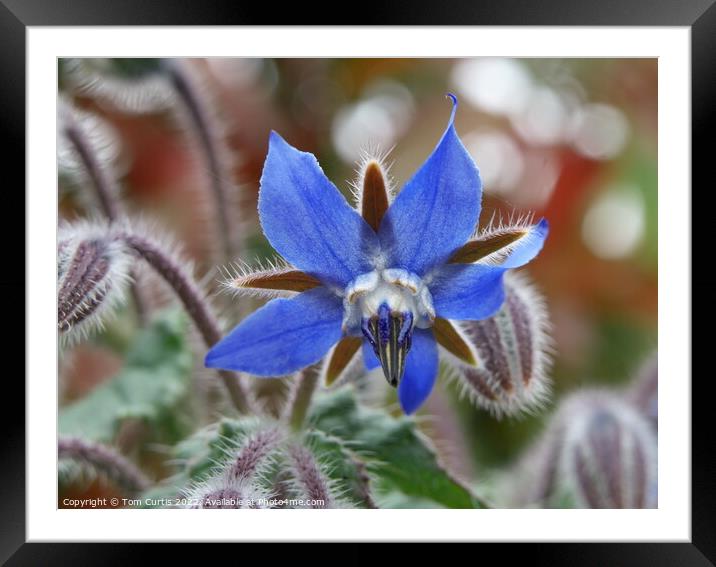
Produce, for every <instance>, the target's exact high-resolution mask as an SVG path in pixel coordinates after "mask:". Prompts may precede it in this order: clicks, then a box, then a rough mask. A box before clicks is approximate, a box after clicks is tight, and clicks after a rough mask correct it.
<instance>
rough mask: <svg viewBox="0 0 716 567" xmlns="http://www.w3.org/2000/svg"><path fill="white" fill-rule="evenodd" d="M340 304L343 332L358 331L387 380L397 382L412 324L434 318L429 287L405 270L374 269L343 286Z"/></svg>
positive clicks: (428, 322) (420, 324) (425, 325)
mask: <svg viewBox="0 0 716 567" xmlns="http://www.w3.org/2000/svg"><path fill="white" fill-rule="evenodd" d="M343 308H344V315H343V330H344V332H345V333H346V334H348V335H354V336H355V335H360V334H362V335H363V336H364V337H365V338H366V339H367V340H368V342H369V343H370V344H371V346H372V347H373V351H374V352H375V355H376V356H377V357H378V359H379V360H380V363H381V366H382V367H383V373H384V374H385V377H386V379H387V380H388V383H389V384H390V385H391V386H394V387H395V386H397V385H398V384H399V383H400V380H401V379H402V377H403V373H404V372H405V358H406V356H407V354H408V351H409V350H410V346H411V344H412V334H413V329H414V327H418V328H421V329H425V328H428V327H430V326H431V325H432V324H433V321H434V320H435V309H434V308H433V298H432V295H430V290H429V289H428V288H427V286H426V285H425V284H424V282H423V281H422V280H421V279H420V277H418V276H416V275H415V274H412V273H410V272H408V271H407V270H403V269H396V268H391V269H386V270H380V271H378V270H375V271H372V272H368V273H366V274H361V275H360V276H358V277H357V278H356V279H355V280H353V281H352V282H351V283H350V284H349V285H348V287H346V290H345V296H344V298H343Z"/></svg>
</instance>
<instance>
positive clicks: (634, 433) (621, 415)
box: [530, 391, 657, 508]
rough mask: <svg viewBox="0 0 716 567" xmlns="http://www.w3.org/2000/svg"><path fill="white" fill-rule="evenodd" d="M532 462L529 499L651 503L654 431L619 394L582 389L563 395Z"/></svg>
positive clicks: (600, 504) (594, 504) (591, 504)
mask: <svg viewBox="0 0 716 567" xmlns="http://www.w3.org/2000/svg"><path fill="white" fill-rule="evenodd" d="M538 449H539V450H538V451H537V452H536V453H535V457H536V458H534V459H533V460H532V461H531V463H530V468H532V469H533V472H532V474H534V475H536V476H537V478H536V479H535V482H534V484H533V486H534V488H535V492H534V494H533V498H532V500H533V501H537V502H540V503H541V504H542V505H544V506H547V507H551V506H557V507H558V506H560V503H561V502H563V501H564V500H563V499H564V498H567V499H568V500H569V501H573V503H574V504H575V505H576V506H578V507H581V508H652V507H654V506H655V505H656V482H657V479H656V436H655V434H654V432H653V430H652V429H651V427H650V425H649V423H648V421H647V420H646V418H645V417H644V416H642V415H641V414H640V413H639V412H638V411H637V410H636V409H635V408H634V407H633V406H632V405H631V404H629V403H628V402H626V401H625V400H623V399H622V398H621V397H620V396H619V395H618V394H616V393H611V392H603V391H585V392H580V393H578V394H575V395H572V396H570V397H568V398H567V399H565V401H564V402H563V403H562V405H561V407H560V409H559V410H558V412H557V414H556V415H555V416H554V418H553V422H552V424H551V425H550V427H549V429H548V431H547V433H546V435H545V437H544V438H543V440H542V442H541V443H540V444H539V445H538Z"/></svg>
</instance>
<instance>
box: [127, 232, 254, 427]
mask: <svg viewBox="0 0 716 567" xmlns="http://www.w3.org/2000/svg"><path fill="white" fill-rule="evenodd" d="M121 237H122V239H123V241H124V242H125V243H126V245H127V247H128V248H130V249H131V250H132V251H133V252H134V253H135V254H137V255H138V256H139V257H140V258H142V259H144V260H145V261H146V262H147V263H148V264H149V265H150V266H151V267H152V268H153V269H154V270H155V271H156V272H157V273H158V274H159V275H160V276H161V277H162V278H163V279H164V281H166V283H167V284H168V285H169V286H170V287H171V288H172V289H173V290H174V292H175V293H176V295H177V297H178V298H179V300H180V301H181V302H182V304H183V306H184V309H185V310H186V312H187V313H188V314H189V315H190V316H191V318H192V320H193V321H194V324H195V325H196V328H197V329H198V330H199V332H200V333H201V335H202V338H203V339H204V342H205V343H206V346H207V347H211V346H213V345H214V344H216V343H217V342H218V341H219V340H220V339H221V336H222V330H221V326H220V325H219V322H218V320H217V319H216V317H215V315H214V313H213V311H212V309H211V306H210V304H209V302H208V300H207V298H206V297H205V294H204V293H203V292H202V290H201V289H200V288H199V286H198V285H197V284H196V282H195V281H194V278H193V277H192V276H191V273H190V272H191V269H190V268H189V267H186V264H187V263H186V262H185V261H182V260H181V259H180V257H179V254H178V253H177V252H176V251H175V250H174V248H173V247H172V246H171V245H167V244H164V243H163V242H162V240H161V239H159V238H157V237H156V236H152V235H151V232H150V231H149V230H148V229H147V228H146V226H145V225H142V224H130V223H126V225H125V228H124V230H123V231H122V233H121ZM164 240H165V241H166V240H167V239H164ZM219 376H220V377H221V379H222V381H223V383H224V385H225V387H226V389H227V391H228V393H229V396H230V398H231V400H232V402H233V404H234V406H235V407H236V409H237V410H239V412H241V413H250V412H251V410H252V407H253V404H252V398H251V394H250V392H249V390H248V389H247V388H246V386H245V385H244V383H243V380H242V378H241V376H240V375H239V374H236V373H234V372H230V371H228V370H220V371H219Z"/></svg>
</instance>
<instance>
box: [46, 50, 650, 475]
mask: <svg viewBox="0 0 716 567" xmlns="http://www.w3.org/2000/svg"><path fill="white" fill-rule="evenodd" d="M189 63H190V64H191V65H193V66H195V67H196V70H197V72H198V73H200V74H201V76H202V77H203V80H205V81H207V84H209V85H210V87H211V90H212V92H213V93H214V95H213V96H215V101H214V102H215V106H216V109H217V112H218V113H219V115H220V116H221V123H222V124H223V126H224V128H225V131H226V135H227V140H228V142H229V145H230V147H231V149H232V163H233V168H234V171H233V173H234V177H235V180H236V181H237V183H238V187H239V188H240V193H239V195H238V201H239V205H238V206H240V207H241V210H242V217H243V219H244V224H243V225H242V227H241V230H243V231H247V232H248V242H249V249H248V250H246V251H245V252H244V253H243V254H242V258H241V259H243V260H246V261H249V262H250V261H252V260H253V259H255V258H257V257H258V258H262V257H267V256H269V255H270V254H271V250H270V248H269V246H268V244H267V243H266V241H265V240H264V238H263V236H262V235H261V232H260V229H259V225H258V219H257V218H256V198H257V192H258V187H259V178H260V175H261V169H262V166H263V161H264V159H265V155H266V150H267V144H268V135H269V132H270V130H272V129H273V130H276V131H278V132H280V133H281V135H282V136H284V137H285V138H286V139H287V140H288V141H289V142H290V143H291V144H293V145H294V146H296V147H298V148H300V149H302V150H305V151H310V152H312V153H314V154H315V155H316V156H317V158H318V160H319V162H320V163H321V165H322V167H323V169H324V171H325V173H326V175H327V176H328V177H329V178H330V179H332V180H333V181H334V182H335V183H336V185H337V186H338V187H339V189H341V190H342V191H344V192H345V193H346V195H349V194H350V190H349V181H350V180H352V179H353V177H354V167H355V164H356V161H357V160H358V159H359V157H360V152H361V150H362V149H365V148H366V147H374V146H376V145H377V146H379V147H380V148H382V149H384V150H388V149H391V148H392V151H391V153H390V154H389V160H388V161H389V162H392V164H393V166H392V170H391V171H392V174H393V177H394V178H395V182H396V185H397V186H398V187H400V186H402V184H403V183H404V182H405V181H406V180H407V179H408V178H409V177H410V175H411V174H412V173H413V172H414V171H415V170H416V169H417V168H418V167H419V166H420V165H421V163H422V162H423V160H424V159H425V158H426V157H427V155H428V154H429V153H430V151H431V150H432V148H433V147H434V145H435V143H436V141H437V140H438V139H439V136H440V134H441V133H442V131H443V129H444V127H445V124H446V121H447V119H448V116H449V113H450V103H449V101H448V100H447V99H446V98H445V93H447V92H454V93H455V94H457V95H458V97H459V100H460V107H459V110H458V114H457V119H456V128H457V131H458V133H459V135H460V137H461V138H462V140H463V141H464V143H465V145H466V147H467V148H468V150H469V151H470V152H471V154H472V155H473V157H474V159H475V161H476V162H477V164H478V166H479V168H480V170H481V173H482V178H483V182H484V202H483V212H482V217H481V219H482V220H481V223H482V224H485V223H487V222H489V220H490V218H491V217H492V216H493V213H494V214H495V215H496V218H499V217H500V215H502V217H503V218H507V217H509V216H510V215H512V214H517V215H519V214H522V213H528V212H533V213H534V214H535V215H536V216H537V217H541V216H545V217H546V218H547V219H549V221H550V224H551V233H550V236H549V239H548V240H547V244H546V246H545V248H544V250H543V252H542V253H541V255H540V256H539V257H538V259H537V260H536V261H534V262H532V263H531V264H530V265H529V267H528V272H529V274H530V275H531V277H532V279H533V280H534V281H535V283H536V284H537V286H538V287H539V289H541V291H542V292H543V293H544V295H545V296H546V298H547V302H548V306H549V311H550V313H551V319H552V323H553V337H554V341H555V357H554V366H553V371H552V378H553V383H554V391H555V400H559V399H560V398H561V397H563V396H564V395H565V394H566V393H568V392H570V391H573V390H576V389H579V388H581V387H585V386H591V385H608V386H618V385H621V384H625V383H626V382H627V381H628V380H630V379H631V378H632V377H633V375H634V373H635V372H636V370H637V368H638V367H639V366H640V364H641V363H642V362H643V361H644V360H645V359H646V358H647V357H648V356H649V354H650V353H652V352H653V351H654V350H655V349H656V342H657V61H656V60H655V59H589V60H587V59H497V58H485V59H455V60H448V59H278V60H265V59H262V60H259V59H213V60H191V61H190V62H189ZM143 64H144V62H143V61H142V60H135V61H124V62H123V63H122V65H123V66H125V67H127V68H129V69H132V68H134V69H141V67H142V65H143ZM60 83H62V67H60ZM76 102H77V103H78V104H79V105H81V106H86V107H92V108H93V109H94V110H95V111H97V112H100V113H101V114H102V115H103V116H105V117H106V118H107V119H108V120H109V121H110V122H111V124H112V125H113V126H114V127H115V128H116V130H117V132H118V134H119V136H120V138H121V142H122V144H121V147H122V148H123V150H122V156H121V161H122V164H123V173H124V176H123V179H122V180H121V181H122V186H123V191H124V195H125V198H126V201H127V204H128V207H129V208H130V210H133V211H136V212H141V213H142V214H144V215H145V216H149V217H156V218H159V219H161V223H162V224H163V225H164V226H166V227H168V228H169V230H170V231H172V232H173V233H174V234H176V235H177V239H178V240H179V241H181V242H182V243H183V247H184V249H185V250H186V252H187V253H188V254H189V255H190V256H191V257H193V259H194V260H195V261H196V263H197V266H198V268H199V269H200V270H208V269H209V268H211V266H208V265H206V258H207V254H206V251H207V249H208V248H210V247H211V246H212V242H211V241H210V239H211V234H212V231H211V230H210V227H207V226H206V223H207V222H208V221H207V218H206V217H205V216H203V215H202V214H200V212H199V211H200V210H201V207H197V206H195V204H196V203H197V202H198V201H199V200H201V199H202V198H203V197H202V191H201V190H200V189H198V187H200V186H201V184H203V183H204V180H203V172H201V171H199V170H198V169H197V165H196V164H197V161H196V160H195V159H193V158H192V155H191V149H190V148H189V147H188V146H187V144H186V143H185V141H184V140H183V137H182V135H181V132H179V131H178V130H177V129H176V128H175V127H174V125H173V124H172V121H171V119H170V118H169V116H168V115H166V114H165V113H161V112H159V113H154V114H150V115H147V114H144V115H135V116H132V115H130V114H126V113H116V112H113V111H112V110H110V109H108V108H102V107H96V106H95V103H94V102H93V101H92V100H89V99H87V100H83V99H82V97H79V98H77V99H76ZM66 189H67V190H62V181H61V191H60V216H61V217H63V218H72V217H74V216H79V215H80V213H79V210H80V209H81V205H80V203H79V201H80V199H79V197H78V195H77V193H76V192H74V191H73V190H72V188H71V187H68V188H66ZM78 350H79V353H78V354H76V355H75V358H74V361H73V368H74V370H75V372H74V373H73V378H72V381H71V382H70V383H69V384H66V385H65V386H64V388H63V392H62V395H63V397H64V400H65V401H70V400H72V399H76V398H78V397H81V396H82V395H83V394H84V393H85V392H86V391H87V390H88V389H91V388H92V387H94V386H95V385H96V384H97V383H100V382H101V381H103V380H104V379H106V378H108V377H110V376H111V375H112V374H113V373H114V372H116V370H117V369H118V368H119V366H121V362H122V361H121V359H117V358H116V357H115V358H114V359H113V358H112V357H111V356H109V355H107V353H106V352H102V351H101V349H99V348H98V347H97V346H96V345H94V346H93V345H90V346H83V347H78ZM554 406H555V402H551V403H550V404H549V405H548V406H547V407H546V408H545V410H544V411H543V412H541V413H538V414H537V415H535V416H528V417H524V418H522V419H504V420H497V419H494V418H493V417H491V416H490V415H489V414H488V413H486V412H484V411H476V410H475V409H474V408H472V407H471V406H470V404H469V402H468V401H467V400H460V399H459V397H458V396H457V395H456V392H455V391H453V390H452V389H451V388H450V387H449V386H444V387H442V388H441V389H436V392H435V393H434V394H433V396H432V397H431V399H430V401H429V403H428V406H427V408H426V412H428V413H432V414H434V415H438V416H439V415H441V414H442V415H448V414H450V415H457V416H458V417H457V419H458V421H459V422H460V425H461V427H460V429H461V431H462V433H460V435H461V436H464V439H462V441H463V442H464V443H465V446H466V447H468V448H469V450H468V451H467V452H465V451H462V452H460V456H459V457H456V461H459V462H455V463H454V465H455V466H456V467H457V468H459V469H461V470H462V472H463V473H465V474H466V475H469V476H471V477H475V476H476V477H478V478H479V477H480V476H484V475H489V473H490V471H493V470H496V469H499V468H501V467H505V466H508V465H509V464H511V463H512V462H513V461H514V460H515V458H516V457H517V455H518V454H519V453H520V452H521V451H522V449H523V448H524V447H525V446H526V445H527V444H528V443H529V442H530V441H531V440H532V439H534V438H535V437H536V436H537V435H538V434H539V432H540V430H541V429H542V428H543V424H544V422H545V419H546V418H547V417H548V416H549V414H550V413H551V411H552V410H553V408H554ZM436 427H437V428H438V429H439V428H440V427H446V428H449V427H450V424H449V423H448V422H447V421H445V422H443V423H442V424H440V425H438V426H436ZM446 435H449V433H446Z"/></svg>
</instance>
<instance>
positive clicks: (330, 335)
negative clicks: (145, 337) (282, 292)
mask: <svg viewBox="0 0 716 567" xmlns="http://www.w3.org/2000/svg"><path fill="white" fill-rule="evenodd" d="M342 317H343V306H342V303H341V300H340V298H339V297H337V296H336V295H334V294H333V293H331V292H330V291H329V290H327V289H326V288H324V287H318V288H315V289H311V290H309V291H304V292H303V293H301V294H299V295H297V296H296V297H293V298H291V299H274V300H272V301H270V302H269V303H267V304H266V305H264V306H263V307H262V308H261V309H259V310H258V311H256V312H254V313H252V314H251V315H250V316H249V317H247V318H246V319H245V320H244V321H242V322H241V323H240V324H239V325H238V326H237V327H236V328H235V329H234V330H233V331H231V333H229V335H227V336H226V337H224V338H223V339H222V340H221V341H219V342H218V343H217V344H216V345H214V347H213V348H212V349H211V350H210V351H209V352H208V354H207V355H206V359H205V361H204V364H205V365H206V366H207V367H209V368H224V369H227V370H238V371H242V372H249V373H251V374H256V375H258V376H280V375H282V374H288V373H290V372H295V371H296V370H299V369H301V368H304V367H306V366H308V365H310V364H313V363H314V362H318V361H319V360H320V359H321V358H322V357H323V355H324V354H326V352H328V350H329V349H330V348H331V347H332V346H333V345H334V344H335V343H336V342H337V341H338V340H339V339H340V338H341V320H342Z"/></svg>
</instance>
